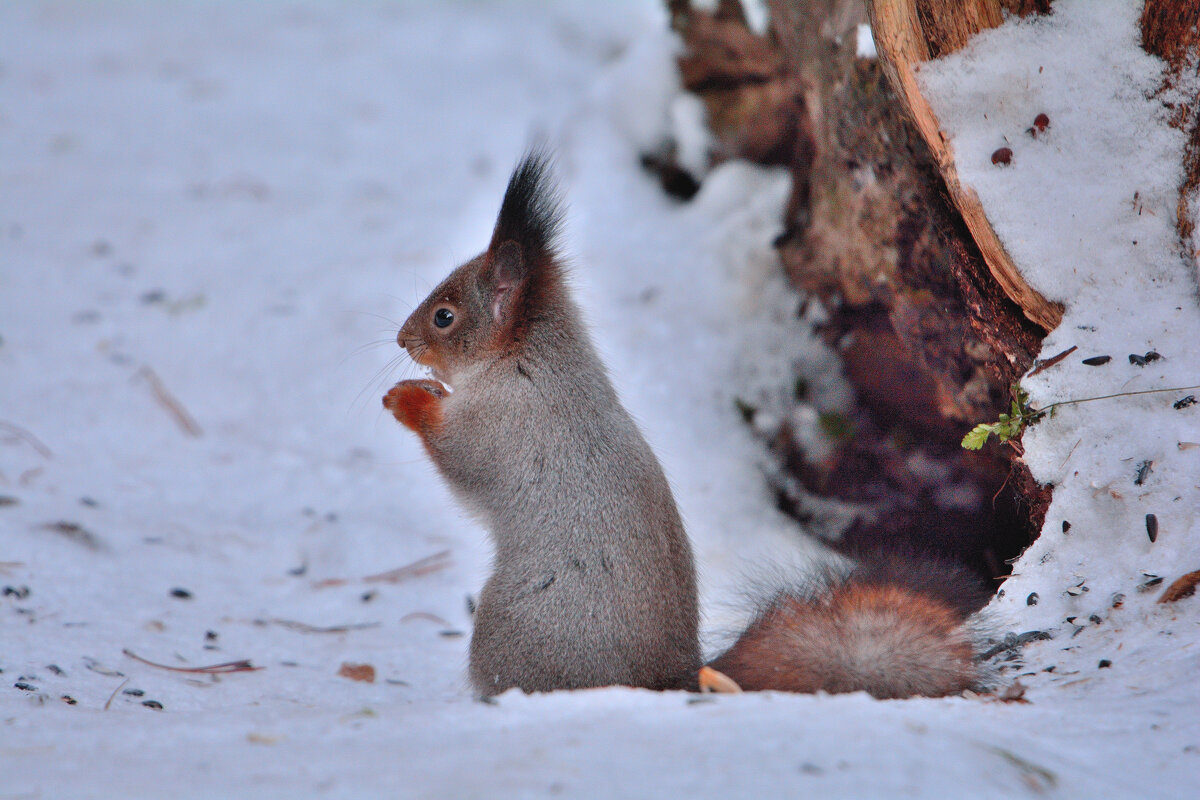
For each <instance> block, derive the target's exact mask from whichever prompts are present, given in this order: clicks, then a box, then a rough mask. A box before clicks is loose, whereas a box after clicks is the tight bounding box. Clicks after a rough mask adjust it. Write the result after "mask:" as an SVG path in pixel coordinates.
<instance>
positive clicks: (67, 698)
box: [59, 694, 79, 706]
mask: <svg viewBox="0 0 1200 800" xmlns="http://www.w3.org/2000/svg"><path fill="white" fill-rule="evenodd" d="M59 700H62V701H63V702H64V703H66V704H67V705H69V706H73V705H75V704H76V703H78V702H79V701H78V700H76V699H75V698H74V697H71V695H69V694H64V695H63V696H62V697H60V698H59Z"/></svg>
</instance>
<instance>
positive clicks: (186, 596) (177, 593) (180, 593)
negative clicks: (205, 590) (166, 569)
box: [171, 586, 192, 600]
mask: <svg viewBox="0 0 1200 800" xmlns="http://www.w3.org/2000/svg"><path fill="white" fill-rule="evenodd" d="M171 597H178V598H179V599H180V600H191V599H192V593H191V592H189V591H188V590H187V589H180V588H179V587H178V586H176V587H175V588H174V589H172V590H171Z"/></svg>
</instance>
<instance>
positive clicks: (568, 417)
mask: <svg viewBox="0 0 1200 800" xmlns="http://www.w3.org/2000/svg"><path fill="white" fill-rule="evenodd" d="M564 301H565V302H564V303H561V304H559V308H558V309H556V313H554V314H552V315H549V316H547V317H546V318H543V319H540V320H538V324H536V325H533V326H530V328H529V329H528V330H527V337H528V340H527V341H525V342H524V343H523V346H522V347H520V348H519V349H518V350H516V351H515V352H514V353H512V354H511V355H508V356H505V357H503V358H499V359H496V360H495V361H493V362H491V363H489V364H487V365H486V366H484V367H482V368H480V369H478V370H476V371H474V372H473V373H472V374H470V375H465V376H463V380H462V382H461V386H459V387H455V392H454V393H453V394H452V395H451V396H450V397H449V398H448V402H447V403H446V407H445V413H446V426H445V427H446V430H448V431H454V432H455V435H454V436H453V441H452V442H447V443H446V445H445V448H446V451H447V453H448V454H451V453H452V457H451V458H448V459H447V463H448V464H449V465H454V466H451V467H450V469H448V470H447V478H448V479H449V480H450V482H451V484H452V485H453V486H454V488H455V490H456V493H457V494H458V495H459V496H460V498H461V499H462V500H463V501H464V502H465V503H466V504H467V505H468V506H469V507H470V508H472V509H473V510H475V511H476V512H478V513H479V514H480V515H481V516H482V517H483V519H484V521H485V523H486V524H487V526H488V528H489V530H490V532H491V535H492V539H493V542H494V544H495V548H496V556H495V570H494V574H493V575H492V577H491V579H490V580H489V581H488V583H487V585H486V586H485V587H484V591H483V594H482V595H481V597H480V602H479V605H478V610H477V612H476V627H475V635H474V638H473V640H472V653H471V655H472V659H471V661H472V664H471V673H472V680H473V681H474V682H475V684H476V688H477V689H479V690H480V691H482V692H484V693H488V694H490V693H494V692H497V691H503V690H504V689H506V688H509V687H510V686H520V687H521V688H523V689H525V690H528V691H535V690H545V689H553V688H575V687H580V686H591V685H608V684H614V683H615V684H628V685H638V686H649V687H652V688H672V687H681V686H684V685H686V684H687V683H688V682H689V681H690V680H691V679H692V676H693V675H694V671H695V669H696V668H697V667H698V666H699V663H700V655H699V649H698V645H697V635H696V633H697V625H698V612H697V601H696V585H695V575H694V567H693V561H692V554H691V549H690V547H689V545H688V541H687V536H686V534H685V532H684V529H683V525H682V523H681V521H680V518H679V513H678V511H677V509H676V506H675V501H674V499H673V497H672V495H671V490H670V487H669V486H668V484H667V481H666V478H665V476H664V475H663V472H662V468H661V467H660V466H659V463H658V461H657V459H656V458H655V457H654V454H653V453H652V451H651V450H650V447H649V445H648V444H647V443H646V441H645V439H644V438H643V437H642V435H641V433H640V432H639V431H638V429H637V426H636V424H635V423H634V421H633V419H632V418H631V417H630V415H629V414H628V412H627V411H626V410H625V409H624V408H623V407H622V406H621V403H620V401H619V399H618V397H617V395H616V392H615V390H614V389H613V387H612V385H611V383H610V382H609V380H608V377H607V374H606V371H605V369H604V366H603V364H602V363H601V361H600V359H599V357H598V356H597V355H596V352H595V349H594V348H593V347H592V344H591V342H590V339H589V338H588V336H587V333H586V331H585V330H584V328H583V326H582V324H581V323H580V321H579V319H578V312H577V311H576V310H575V308H574V306H573V305H572V304H571V303H570V301H569V299H566V298H564ZM498 411H499V413H497V412H498Z"/></svg>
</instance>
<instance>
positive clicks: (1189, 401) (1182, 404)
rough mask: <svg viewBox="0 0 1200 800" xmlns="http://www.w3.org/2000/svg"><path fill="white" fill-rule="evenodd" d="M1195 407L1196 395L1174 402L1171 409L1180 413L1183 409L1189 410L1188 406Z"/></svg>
mask: <svg viewBox="0 0 1200 800" xmlns="http://www.w3.org/2000/svg"><path fill="white" fill-rule="evenodd" d="M1194 405H1196V395H1194V394H1189V395H1188V396H1187V397H1181V398H1180V399H1178V400H1176V401H1175V402H1174V404H1173V405H1172V406H1171V408H1173V409H1175V410H1176V411H1179V410H1181V409H1184V408H1187V407H1188V406H1194Z"/></svg>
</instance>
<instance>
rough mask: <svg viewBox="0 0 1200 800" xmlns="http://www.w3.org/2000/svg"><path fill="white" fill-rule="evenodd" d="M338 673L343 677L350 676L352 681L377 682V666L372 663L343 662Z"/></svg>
mask: <svg viewBox="0 0 1200 800" xmlns="http://www.w3.org/2000/svg"><path fill="white" fill-rule="evenodd" d="M338 675H341V676H342V677H343V678H349V679H350V680H352V681H362V682H363V683H374V682H375V668H374V667H373V666H371V665H370V664H351V663H350V662H349V661H346V662H343V664H342V668H341V669H339V670H338Z"/></svg>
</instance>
